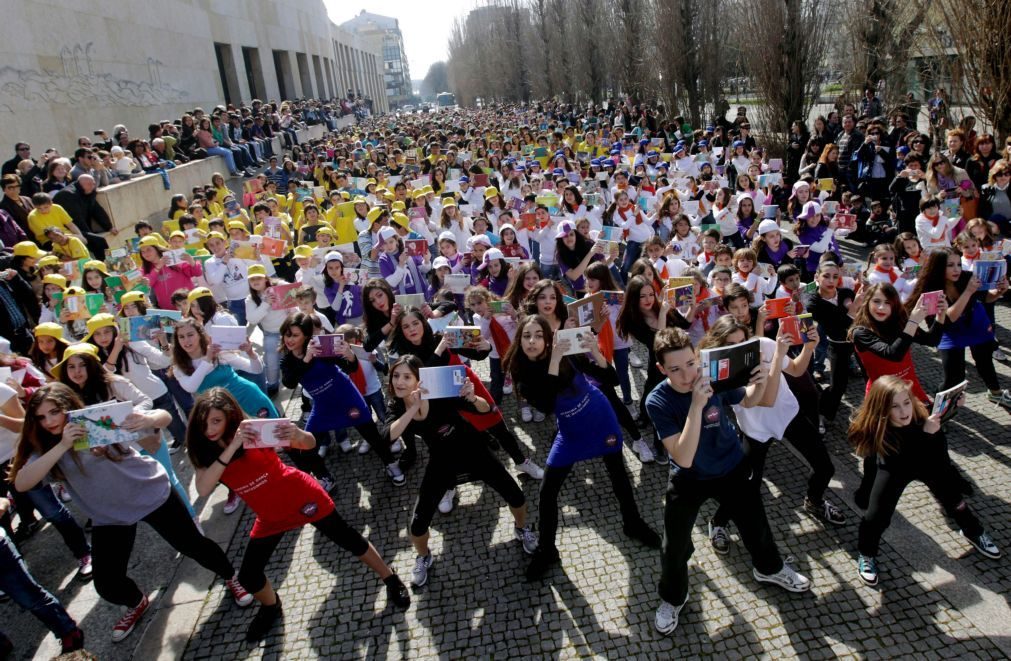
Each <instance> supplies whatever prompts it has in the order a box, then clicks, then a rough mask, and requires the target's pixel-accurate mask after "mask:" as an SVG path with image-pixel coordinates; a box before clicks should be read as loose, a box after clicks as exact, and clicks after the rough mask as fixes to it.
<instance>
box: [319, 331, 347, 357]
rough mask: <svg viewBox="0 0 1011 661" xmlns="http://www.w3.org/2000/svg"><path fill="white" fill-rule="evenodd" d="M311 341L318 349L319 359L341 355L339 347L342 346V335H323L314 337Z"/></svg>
mask: <svg viewBox="0 0 1011 661" xmlns="http://www.w3.org/2000/svg"><path fill="white" fill-rule="evenodd" d="M312 341H313V342H315V343H316V346H318V347H319V353H317V354H316V355H317V356H319V357H320V358H333V357H335V356H339V355H340V353H341V345H343V344H344V334H343V333H334V334H325V335H314V336H313V338H312Z"/></svg>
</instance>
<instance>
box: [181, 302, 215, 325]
mask: <svg viewBox="0 0 1011 661" xmlns="http://www.w3.org/2000/svg"><path fill="white" fill-rule="evenodd" d="M194 306H196V308H197V309H198V310H200V316H202V317H203V318H204V320H203V325H204V326H206V325H207V324H209V323H211V320H212V319H214V315H216V314H217V313H218V310H219V309H220V306H219V305H218V302H217V301H215V300H214V297H213V296H201V297H200V298H196V299H194V300H193V301H191V302H190V306H189V308H187V309H186V316H187V318H189V319H193V320H196V317H194V316H193V307H194Z"/></svg>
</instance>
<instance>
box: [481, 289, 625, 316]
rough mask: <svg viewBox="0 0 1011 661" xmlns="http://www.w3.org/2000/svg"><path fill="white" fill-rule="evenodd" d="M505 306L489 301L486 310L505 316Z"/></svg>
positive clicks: (502, 302)
mask: <svg viewBox="0 0 1011 661" xmlns="http://www.w3.org/2000/svg"><path fill="white" fill-rule="evenodd" d="M622 293H624V292H622ZM507 305H508V301H501V300H497V301H489V302H488V309H489V310H491V313H492V314H505V311H506V306H507Z"/></svg>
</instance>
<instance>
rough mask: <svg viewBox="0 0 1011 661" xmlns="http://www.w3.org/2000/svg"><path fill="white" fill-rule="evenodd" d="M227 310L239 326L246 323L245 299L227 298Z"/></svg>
mask: <svg viewBox="0 0 1011 661" xmlns="http://www.w3.org/2000/svg"><path fill="white" fill-rule="evenodd" d="M228 311H229V312H231V313H232V316H233V317H235V321H237V322H239V325H240V326H245V325H246V299H241V300H238V301H232V300H229V301H228Z"/></svg>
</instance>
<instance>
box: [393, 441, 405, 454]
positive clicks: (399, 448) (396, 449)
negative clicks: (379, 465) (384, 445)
mask: <svg viewBox="0 0 1011 661" xmlns="http://www.w3.org/2000/svg"><path fill="white" fill-rule="evenodd" d="M403 451H404V442H403V441H401V440H400V439H399V438H398V439H397V440H395V441H393V445H391V446H390V452H392V453H393V454H400V453H401V452H403Z"/></svg>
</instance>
